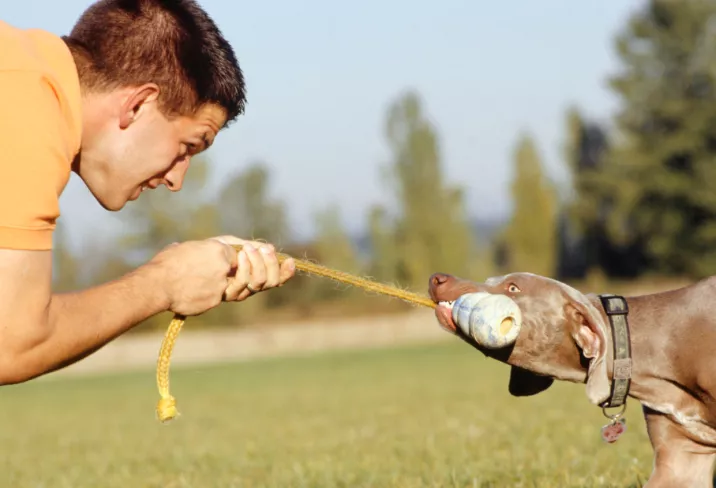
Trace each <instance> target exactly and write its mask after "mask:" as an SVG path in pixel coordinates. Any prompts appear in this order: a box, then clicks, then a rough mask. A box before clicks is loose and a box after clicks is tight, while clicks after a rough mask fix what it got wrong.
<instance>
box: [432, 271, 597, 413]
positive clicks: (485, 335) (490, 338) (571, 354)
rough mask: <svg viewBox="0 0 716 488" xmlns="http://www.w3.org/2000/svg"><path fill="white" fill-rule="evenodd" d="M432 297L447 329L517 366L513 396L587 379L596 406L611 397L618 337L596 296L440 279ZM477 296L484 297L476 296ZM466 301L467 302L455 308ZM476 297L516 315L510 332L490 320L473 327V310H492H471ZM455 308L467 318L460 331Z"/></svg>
mask: <svg viewBox="0 0 716 488" xmlns="http://www.w3.org/2000/svg"><path fill="white" fill-rule="evenodd" d="M429 293H430V297H431V298H432V300H433V301H434V302H436V303H437V304H438V306H437V308H436V310H435V315H436V317H437V320H438V322H439V323H440V325H441V326H442V327H443V328H445V329H446V330H448V331H450V332H451V333H453V334H455V335H457V336H458V337H460V338H461V339H463V340H464V341H466V342H467V343H469V344H471V345H472V346H474V347H476V348H477V349H479V350H480V351H482V352H483V353H484V354H485V355H487V356H490V357H493V358H495V359H497V360H499V361H502V362H504V363H506V364H509V365H510V366H512V369H511V373H510V384H509V391H510V393H511V394H513V395H515V396H528V395H535V394H537V393H539V392H541V391H544V390H546V389H547V388H549V387H550V386H551V385H552V382H553V381H554V379H555V378H556V379H560V380H566V381H575V382H582V381H585V380H586V390H587V397H588V398H589V400H590V401H591V402H592V403H594V404H596V405H599V404H601V403H602V402H603V401H604V400H606V399H607V398H608V396H609V386H610V385H609V379H608V377H607V365H606V361H605V359H606V355H607V350H608V349H607V346H608V344H609V340H610V337H611V336H610V333H609V329H608V324H607V320H606V315H604V314H603V313H602V311H601V310H600V308H599V306H600V305H598V303H599V302H598V300H597V299H596V298H595V297H593V296H592V297H590V296H587V295H585V294H583V293H581V292H579V291H578V290H575V289H574V288H572V287H570V286H568V285H566V284H564V283H561V282H559V281H556V280H553V279H550V278H545V277H543V276H538V275H534V274H531V273H512V274H508V275H505V276H500V277H493V278H489V279H487V280H486V281H485V282H484V283H476V282H472V281H468V280H464V279H460V278H457V277H454V276H452V275H448V274H443V273H436V274H434V275H432V276H431V277H430V283H429ZM476 293H480V295H470V294H476ZM498 295H500V296H498ZM460 297H463V300H464V301H465V303H462V304H460V302H459V301H458V302H457V303H455V301H456V300H458V299H459V298H460ZM473 297H477V298H476V299H475V300H483V299H485V300H483V301H482V302H478V303H494V304H497V305H495V307H496V308H499V311H500V313H501V314H503V315H505V314H509V315H510V316H511V317H510V319H509V322H508V325H507V326H505V322H504V321H502V318H501V317H502V315H500V316H499V317H496V318H495V319H494V320H492V321H491V320H486V319H485V318H484V317H477V318H476V320H468V317H467V315H466V314H467V312H466V311H470V310H480V312H479V313H481V314H483V315H484V314H485V313H488V312H485V311H484V310H485V309H487V308H489V307H491V305H485V306H483V305H479V306H478V307H475V306H472V304H471V303H470V299H472V298H473ZM454 306H455V307H457V306H461V308H460V311H459V312H458V311H457V309H456V311H455V315H459V314H462V315H460V317H459V318H458V322H459V323H458V324H456V323H455V320H453V307H454ZM471 306H472V308H471ZM495 307H493V308H495ZM473 318H475V317H473ZM467 322H470V324H468V323H467ZM475 324H478V325H475ZM500 329H501V330H500Z"/></svg>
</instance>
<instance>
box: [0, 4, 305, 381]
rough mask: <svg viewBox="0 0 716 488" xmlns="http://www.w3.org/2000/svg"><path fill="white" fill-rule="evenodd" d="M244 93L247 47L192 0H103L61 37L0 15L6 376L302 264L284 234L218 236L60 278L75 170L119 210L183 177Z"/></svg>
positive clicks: (1, 311) (0, 236)
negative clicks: (233, 42)
mask: <svg viewBox="0 0 716 488" xmlns="http://www.w3.org/2000/svg"><path fill="white" fill-rule="evenodd" d="M244 103H245V90H244V79H243V75H242V72H241V70H240V68H239V65H238V62H237V60H236V58H235V56H234V53H233V51H232V49H231V47H230V46H229V44H228V43H227V41H226V40H225V39H224V38H223V37H222V35H221V33H220V32H219V30H218V29H217V27H216V26H215V24H214V22H213V21H212V20H211V19H210V18H209V17H208V15H207V14H206V13H205V12H204V11H203V10H202V9H201V8H200V7H199V6H198V5H197V4H196V3H195V2H194V1H193V0H173V1H172V0H101V1H99V2H97V3H95V4H93V5H92V6H91V7H89V8H88V9H87V10H86V11H85V13H84V14H83V15H82V16H81V17H80V19H79V20H78V22H77V24H76V25H75V27H74V28H73V30H72V31H71V33H70V35H69V36H66V37H63V38H59V37H56V36H54V35H52V34H50V33H48V32H44V31H41V30H20V29H17V28H14V27H13V26H10V25H8V24H6V23H3V22H1V21H0V110H1V111H2V113H1V115H0V384H11V383H20V382H24V381H27V380H30V379H32V378H35V377H38V376H41V375H44V374H47V373H49V372H51V371H55V370H57V369H59V368H62V367H65V366H67V365H70V364H72V363H74V362H76V361H78V360H80V359H82V358H84V357H86V356H87V355H89V354H91V353H93V352H95V351H96V350H98V349H99V348H101V347H102V346H104V345H105V344H107V343H108V342H110V341H111V340H113V339H114V338H116V337H118V336H119V335H121V334H123V333H124V332H126V331H127V330H129V329H130V328H132V327H134V326H135V325H136V324H138V323H139V322H141V321H143V320H145V319H147V318H149V317H151V316H153V315H155V314H157V313H160V312H162V311H171V312H174V313H180V314H184V315H196V314H200V313H203V312H205V311H207V310H209V309H211V308H213V307H216V306H217V305H219V304H220V303H221V301H222V300H224V301H242V300H245V299H246V298H247V297H249V296H250V295H251V294H253V293H255V292H257V291H261V290H268V289H271V288H275V287H277V286H280V285H282V284H283V283H285V282H286V281H287V280H288V279H290V278H291V277H292V276H293V273H294V265H293V262H292V261H291V260H288V261H286V262H285V263H284V264H283V265H281V266H280V265H279V263H278V261H277V259H276V255H275V252H274V249H273V247H272V246H270V245H263V246H262V245H261V243H258V242H253V241H243V240H241V239H238V238H234V237H218V238H209V239H207V240H204V241H197V242H184V243H179V244H174V245H171V246H168V247H167V248H165V249H163V250H162V251H161V252H159V253H158V254H157V255H156V256H154V257H153V258H152V259H151V260H149V262H147V263H146V264H144V265H143V266H140V267H139V268H137V269H135V270H134V271H133V272H131V273H129V274H127V275H126V276H123V277H122V278H120V279H118V280H115V281H113V282H109V283H105V284H103V285H101V286H97V287H94V288H91V289H88V290H84V291H78V292H75V293H66V294H55V293H53V292H52V289H51V275H52V235H53V230H54V228H55V223H56V219H57V218H58V217H59V205H58V199H59V197H60V195H61V193H62V192H63V190H64V188H65V185H66V184H67V181H68V179H69V176H70V172H71V171H74V172H75V173H76V174H77V175H78V176H79V177H80V179H81V180H82V181H83V182H84V183H85V184H86V185H87V187H88V188H89V190H90V192H91V193H92V195H93V196H94V197H95V198H96V199H97V201H98V202H99V203H100V205H102V206H103V207H104V208H105V209H107V210H110V211H118V210H120V209H122V208H123V207H124V205H125V204H126V203H127V202H128V201H129V200H134V199H136V198H138V197H139V195H140V193H141V192H142V191H144V190H147V189H154V188H156V187H157V186H159V185H165V186H166V187H167V188H169V189H170V190H172V191H179V190H180V189H181V186H182V181H183V179H184V175H185V173H186V171H187V168H188V166H189V162H190V159H191V157H192V156H193V155H195V154H197V153H200V152H202V151H204V150H206V148H207V147H209V146H210V145H211V143H212V142H213V141H214V139H215V137H216V136H217V134H218V132H219V131H220V130H222V129H223V128H224V127H226V126H227V125H228V124H229V123H230V122H232V121H233V120H234V119H235V118H236V117H237V116H238V115H239V114H241V113H242V112H243V110H244ZM235 243H245V244H246V247H245V251H242V252H240V253H236V251H235V250H234V249H233V248H232V247H231V246H230V244H235Z"/></svg>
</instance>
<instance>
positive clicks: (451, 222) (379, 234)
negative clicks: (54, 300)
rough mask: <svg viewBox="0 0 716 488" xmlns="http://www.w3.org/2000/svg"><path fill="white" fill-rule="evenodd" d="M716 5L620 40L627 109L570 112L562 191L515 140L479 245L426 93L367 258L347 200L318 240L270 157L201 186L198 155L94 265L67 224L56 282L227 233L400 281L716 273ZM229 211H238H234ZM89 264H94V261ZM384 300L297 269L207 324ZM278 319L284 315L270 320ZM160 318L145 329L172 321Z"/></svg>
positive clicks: (63, 285) (393, 134)
mask: <svg viewBox="0 0 716 488" xmlns="http://www.w3.org/2000/svg"><path fill="white" fill-rule="evenodd" d="M714 14H716V0H700V1H697V0H684V1H681V2H670V1H661V0H651V1H647V2H645V3H644V5H643V7H642V8H641V9H640V10H639V11H637V12H635V14H634V15H633V16H632V17H630V18H629V19H626V22H625V25H624V26H623V28H622V30H621V31H620V32H618V33H617V35H616V38H615V40H614V47H615V50H616V53H617V54H618V56H619V59H620V61H621V63H620V67H619V70H618V71H617V72H616V73H614V74H612V75H610V77H609V78H608V82H609V86H610V89H611V90H612V92H613V93H614V94H615V95H616V96H617V97H618V99H619V110H618V112H617V114H616V115H615V116H614V117H613V119H612V120H610V121H609V122H608V123H598V122H596V121H593V120H589V118H588V117H586V116H585V115H583V114H582V113H581V111H580V110H579V108H578V107H577V106H572V107H570V108H569V109H568V110H567V111H566V113H565V114H564V120H563V122H564V124H563V131H564V136H563V148H562V157H561V160H562V162H563V164H564V165H565V168H566V169H567V170H568V174H569V177H570V181H569V184H568V185H567V187H566V188H560V187H559V185H557V184H556V183H555V182H554V180H553V179H552V178H550V177H549V175H548V174H547V172H546V171H545V168H544V165H543V162H542V158H541V155H540V150H539V145H538V143H537V141H535V140H534V138H533V137H532V136H531V135H530V134H529V133H526V132H525V133H520V134H517V135H516V137H515V144H514V149H513V151H512V154H511V156H512V158H511V159H512V162H513V175H514V176H513V179H512V182H511V186H510V194H511V198H512V203H513V205H512V213H511V215H510V218H509V219H508V220H507V221H506V222H504V224H503V225H502V226H501V227H500V228H499V229H498V232H497V233H496V234H495V235H494V236H490V238H489V239H480V237H481V236H480V235H479V234H478V233H477V232H476V231H475V227H474V222H473V221H472V217H471V215H470V214H469V212H468V209H467V208H466V207H465V194H466V191H468V189H467V188H465V187H464V186H462V185H460V184H456V183H454V182H450V181H448V180H447V178H446V176H445V171H444V167H443V164H444V163H443V158H442V155H441V151H440V142H439V134H438V132H437V130H436V129H435V127H434V126H433V125H432V124H431V123H430V121H429V120H428V117H427V116H426V108H425V101H424V100H423V98H422V97H421V96H420V94H418V93H416V92H412V91H409V92H405V93H401V94H400V95H399V96H398V97H397V98H396V99H395V100H394V101H393V103H392V105H391V106H390V107H389V108H388V111H387V113H386V116H385V125H384V135H385V140H386V142H387V144H388V147H389V148H390V151H391V159H390V163H389V165H388V166H387V167H386V168H385V169H386V170H387V174H388V179H387V183H388V184H389V187H390V189H391V191H392V195H393V200H394V202H395V205H394V206H392V207H391V208H386V207H383V206H378V205H376V206H374V207H372V208H370V209H368V212H369V226H368V228H367V229H366V237H367V242H368V243H369V246H368V252H366V253H363V252H360V250H359V249H358V247H357V243H356V239H355V238H354V236H350V235H349V234H348V233H347V231H346V225H345V222H344V221H343V218H342V215H341V213H340V209H339V208H337V207H335V206H330V207H328V208H326V209H325V210H324V211H322V212H320V213H319V214H318V215H316V223H317V226H316V227H317V232H316V234H315V236H313V238H312V239H311V240H310V241H309V242H298V241H296V240H295V239H294V238H293V237H292V235H291V233H290V225H289V222H288V219H287V212H286V203H285V202H283V201H281V200H280V199H276V198H272V197H271V196H270V195H271V192H270V188H271V179H270V176H271V175H270V172H269V170H268V167H267V165H266V164H265V163H263V162H261V161H257V162H254V163H252V164H249V165H248V166H247V167H246V168H245V169H244V170H243V171H241V172H238V173H236V174H234V175H231V176H230V177H227V178H225V179H224V180H223V181H224V184H223V185H222V186H221V188H220V191H219V192H218V193H213V194H207V193H206V192H205V191H203V188H204V187H205V183H206V181H207V179H208V178H209V176H210V173H209V172H210V168H211V164H210V163H209V162H208V161H207V160H206V159H199V160H195V161H193V162H192V168H191V169H190V171H189V173H188V175H187V181H186V183H185V188H184V190H183V192H182V194H184V195H191V197H181V196H176V195H171V194H170V193H169V192H168V191H153V192H149V193H147V194H144V195H142V198H140V199H139V200H138V201H137V202H134V203H133V204H132V205H129V206H128V207H127V210H126V211H124V212H122V214H123V216H122V217H123V218H124V219H126V220H127V221H128V222H130V223H131V225H128V226H127V228H128V229H130V230H129V233H128V234H126V235H125V236H124V237H123V238H122V240H121V242H119V243H118V244H117V246H116V247H115V248H113V249H110V250H100V249H96V250H95V251H97V252H95V253H92V255H93V256H94V257H93V259H92V260H89V259H88V258H87V257H79V256H75V255H73V254H72V253H71V252H70V251H69V248H68V247H67V246H65V245H64V242H65V241H64V239H65V236H64V234H63V230H62V226H61V225H60V226H59V227H58V232H57V236H56V240H57V250H58V252H57V253H56V255H55V275H54V276H55V284H56V287H57V289H58V290H60V291H62V290H69V289H76V288H78V287H84V286H91V285H92V284H95V283H99V282H103V281H107V280H109V279H113V278H115V277H118V276H119V275H121V274H122V273H124V272H126V271H128V270H129V269H131V267H133V266H135V265H137V264H139V263H140V262H142V261H143V260H146V259H148V258H149V257H150V256H151V255H152V254H154V253H155V252H157V251H158V250H159V249H161V248H162V247H164V246H166V245H167V244H169V243H171V242H174V241H183V240H188V239H203V238H206V237H208V236H213V235H218V234H233V235H238V236H242V237H252V238H256V239H261V240H266V241H268V242H272V243H275V244H277V245H278V246H279V247H280V248H281V250H282V251H284V252H286V253H288V254H291V255H293V256H296V257H307V258H309V259H312V260H314V261H317V262H320V263H321V264H324V265H326V266H331V267H335V268H338V269H341V270H343V271H348V272H352V273H356V274H360V275H363V276H369V277H372V278H374V279H376V280H379V281H381V282H386V283H392V284H395V285H397V286H400V287H402V288H407V289H412V290H415V291H419V292H424V290H425V288H426V284H427V278H428V276H429V275H430V274H431V273H432V272H434V271H436V270H441V271H446V272H454V273H456V274H459V275H462V276H468V277H472V278H475V279H479V280H482V279H484V277H486V276H489V275H492V274H497V273H504V272H508V271H516V270H519V271H531V272H535V273H539V274H543V275H547V276H552V277H555V278H558V279H563V280H582V279H585V278H587V277H589V276H591V275H593V274H595V273H596V274H599V275H602V276H604V277H605V278H606V279H639V278H644V277H648V276H653V275H659V276H674V277H686V278H689V279H699V278H702V277H705V276H708V275H711V274H716V103H715V102H716V91H715V90H714V88H715V87H716V84H715V81H716V35H715V34H716V22H715V21H716V16H715V15H714ZM226 209H231V211H226ZM80 260H81V263H82V264H81V266H80ZM404 308H405V305H404V304H402V303H399V302H395V301H392V300H386V299H385V298H384V297H374V296H370V295H368V294H366V293H364V292H362V291H359V290H354V289H348V288H347V287H341V286H339V285H337V284H335V283H333V282H329V281H327V280H324V279H321V278H314V277H309V276H304V275H301V274H299V275H298V276H297V277H296V278H295V279H294V280H293V281H292V283H291V286H286V287H283V288H280V289H277V290H274V291H272V292H271V293H267V294H261V295H258V296H255V297H252V298H251V299H250V300H248V301H246V302H244V303H242V304H238V305H237V304H222V305H221V306H219V307H218V308H217V309H215V310H212V311H211V312H209V313H207V314H205V315H203V316H202V317H200V318H196V319H195V320H194V321H193V322H194V323H195V324H197V325H195V326H201V325H202V324H203V325H216V326H219V325H236V324H242V323H248V322H252V321H257V320H262V321H263V320H269V319H267V317H274V318H276V319H278V318H280V317H282V316H285V317H290V318H292V319H294V318H302V317H303V318H309V317H311V316H312V315H314V314H316V313H323V314H330V313H335V314H346V313H362V312H366V311H370V312H376V311H384V312H388V311H392V310H396V311H399V310H404ZM272 320H273V319H272ZM167 321H168V317H167V316H164V315H163V316H159V317H155V318H153V319H151V320H149V321H147V324H145V325H144V326H143V327H141V328H140V330H141V329H145V328H154V327H160V328H164V327H165V326H166V324H167V323H168V322H167Z"/></svg>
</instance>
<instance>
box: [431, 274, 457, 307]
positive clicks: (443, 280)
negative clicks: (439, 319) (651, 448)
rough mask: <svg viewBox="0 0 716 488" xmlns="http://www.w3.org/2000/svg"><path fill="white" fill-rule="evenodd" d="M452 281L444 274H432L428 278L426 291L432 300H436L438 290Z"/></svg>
mask: <svg viewBox="0 0 716 488" xmlns="http://www.w3.org/2000/svg"><path fill="white" fill-rule="evenodd" d="M452 279H453V278H452V276H450V275H449V274H446V273H434V274H432V275H431V276H430V284H429V286H428V289H429V292H430V296H431V297H432V298H433V300H436V299H437V297H438V295H439V293H440V290H441V289H442V288H445V287H446V286H447V285H448V284H449V283H450V281H451V280H452Z"/></svg>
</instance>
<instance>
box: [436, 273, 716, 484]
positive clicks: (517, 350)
mask: <svg viewBox="0 0 716 488" xmlns="http://www.w3.org/2000/svg"><path fill="white" fill-rule="evenodd" d="M477 291H484V292H488V293H493V294H504V295H507V296H510V297H511V298H512V299H513V300H514V301H515V302H516V303H517V304H518V305H519V308H520V310H521V313H522V317H523V322H524V323H523V325H522V328H521V330H520V333H519V335H518V337H517V340H516V342H515V343H514V344H513V345H512V346H510V347H509V348H503V349H497V350H495V349H489V348H485V347H482V346H481V345H479V344H477V343H476V342H475V341H474V340H472V339H471V338H470V337H468V336H466V335H465V334H464V333H462V332H461V331H460V329H459V328H458V327H456V326H455V323H454V322H453V321H452V318H451V317H450V311H449V309H448V308H446V307H445V306H443V305H438V307H437V309H436V316H437V318H438V321H439V322H440V324H441V325H442V326H443V327H444V328H446V329H447V330H449V331H451V332H452V333H454V334H456V335H458V336H459V337H460V338H461V339H463V340H465V341H466V342H468V343H470V344H471V345H473V346H474V347H476V348H477V349H479V350H480V351H482V352H483V353H484V354H485V355H487V356H490V357H492V358H495V359H497V360H499V361H502V362H504V363H506V364H509V365H510V366H512V370H511V376H510V384H509V389H510V392H511V393H512V394H513V395H515V396H525V395H534V394H537V393H539V392H541V391H544V390H545V389H547V388H549V386H550V385H551V384H552V382H553V381H554V379H557V380H563V381H571V382H577V383H585V384H586V391H587V397H588V398H589V401H590V402H592V403H593V404H595V405H601V404H602V403H603V402H604V401H605V400H607V399H608V398H609V395H610V393H611V385H612V383H611V380H612V370H613V368H612V356H613V352H612V332H611V328H610V323H609V319H608V317H607V315H606V313H605V310H604V309H603V307H602V304H601V301H600V299H599V297H598V296H597V295H591V294H590V295H586V294H582V293H580V292H579V291H577V290H575V289H574V288H572V287H570V286H568V285H566V284H564V283H561V282H559V281H556V280H552V279H549V278H545V277H542V276H537V275H533V274H530V273H513V274H509V275H506V276H503V277H498V278H490V279H488V280H487V281H486V282H485V283H475V282H471V281H467V280H462V279H459V278H455V277H453V276H450V275H446V274H441V273H438V274H435V275H433V276H431V278H430V285H429V292H430V296H431V298H432V299H433V300H434V301H435V302H436V303H440V302H450V301H453V300H455V299H457V298H458V297H459V296H461V295H463V294H465V293H471V292H477ZM624 298H625V299H626V301H627V303H628V308H629V313H628V315H627V320H628V325H629V332H630V336H631V341H630V342H631V358H632V369H631V383H630V390H629V397H631V398H633V399H635V400H637V401H639V402H640V403H641V404H642V408H643V412H644V417H645V420H646V427H647V432H648V434H649V438H650V440H651V444H652V446H653V448H654V468H653V472H652V474H651V477H650V478H649V482H648V483H647V486H648V487H649V488H656V487H682V486H683V487H694V488H696V487H704V488H706V487H709V488H711V487H712V486H713V481H712V480H713V468H714V462H715V461H716V401H715V397H716V375H714V373H715V372H716V278H709V279H706V280H703V281H700V282H698V283H695V284H693V285H689V286H686V287H683V288H679V289H676V290H671V291H667V292H662V293H655V294H650V295H643V296H633V297H624Z"/></svg>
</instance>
